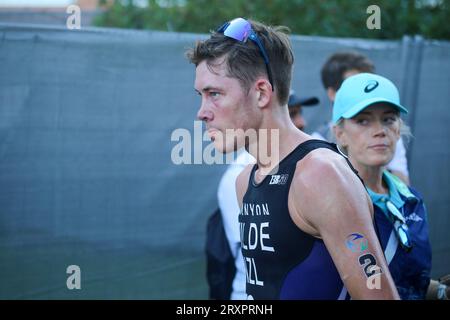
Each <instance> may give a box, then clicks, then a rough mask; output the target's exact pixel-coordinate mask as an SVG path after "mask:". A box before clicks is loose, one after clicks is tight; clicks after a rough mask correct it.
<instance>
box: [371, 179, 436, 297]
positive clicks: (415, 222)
mask: <svg viewBox="0 0 450 320" xmlns="http://www.w3.org/2000/svg"><path fill="white" fill-rule="evenodd" d="M383 179H384V181H385V182H386V183H387V185H388V186H389V196H388V195H384V196H383V195H379V194H375V193H373V192H372V191H371V190H369V194H370V196H371V198H372V201H373V203H374V211H375V224H376V227H377V230H378V233H379V237H380V242H381V246H382V248H383V250H384V252H385V256H386V260H387V262H388V264H389V271H390V273H391V275H392V277H393V279H394V282H395V285H396V287H397V290H398V293H399V294H400V297H401V298H402V299H405V300H414V299H425V294H426V292H427V288H428V285H429V283H430V271H431V246H430V241H429V236H428V221H427V212H426V209H425V205H424V203H423V201H422V197H421V196H420V194H419V193H418V192H417V191H415V190H414V189H412V188H410V187H408V186H406V185H405V184H404V183H403V182H402V181H401V180H400V179H398V178H397V177H396V176H394V175H392V174H390V173H388V172H387V171H385V172H384V174H383ZM386 200H390V201H391V202H392V203H393V204H394V205H395V206H396V207H397V209H399V211H400V212H401V213H402V214H403V216H404V217H405V219H406V224H407V226H408V231H409V236H410V239H411V242H412V246H413V247H412V249H411V251H409V252H406V250H404V249H403V248H402V247H401V246H400V244H399V243H398V240H397V238H396V236H395V232H394V229H393V225H392V223H391V221H390V220H389V218H388V217H387V214H386V213H385V211H386V206H385V205H383V202H385V201H386Z"/></svg>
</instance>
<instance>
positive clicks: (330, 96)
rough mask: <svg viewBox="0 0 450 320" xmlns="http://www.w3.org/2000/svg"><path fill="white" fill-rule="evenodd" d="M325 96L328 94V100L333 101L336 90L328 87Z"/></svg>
mask: <svg viewBox="0 0 450 320" xmlns="http://www.w3.org/2000/svg"><path fill="white" fill-rule="evenodd" d="M327 96H328V99H330V101H331V102H332V103H334V98H336V90H334V89H333V88H332V87H328V88H327Z"/></svg>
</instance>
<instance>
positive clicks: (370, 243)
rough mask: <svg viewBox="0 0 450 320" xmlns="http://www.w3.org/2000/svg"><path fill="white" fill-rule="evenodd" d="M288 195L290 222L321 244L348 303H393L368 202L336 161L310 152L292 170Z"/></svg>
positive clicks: (345, 168) (338, 159)
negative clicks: (342, 286) (346, 295)
mask: <svg viewBox="0 0 450 320" xmlns="http://www.w3.org/2000/svg"><path fill="white" fill-rule="evenodd" d="M291 193H292V196H291V195H290V197H289V199H290V201H291V208H293V210H291V215H293V220H294V221H295V222H296V224H297V225H298V226H299V227H300V228H301V229H302V230H304V231H306V232H308V233H310V234H312V235H314V236H317V237H320V238H322V239H323V241H324V243H325V245H326V247H327V249H328V251H329V253H330V255H331V257H332V259H333V261H334V264H335V265H336V268H337V270H338V272H339V274H340V276H341V278H342V280H343V282H344V284H345V287H346V288H347V290H348V292H349V294H350V295H351V297H352V299H399V296H398V293H397V290H396V288H395V284H394V282H393V280H392V277H391V275H390V272H389V268H388V266H387V263H386V260H385V258H384V255H383V251H382V249H381V246H380V243H379V241H378V238H377V235H376V233H375V230H374V226H373V222H372V210H373V207H372V204H371V202H370V199H369V197H368V195H367V193H366V191H365V189H364V187H363V185H362V183H361V182H360V181H359V179H358V177H357V176H356V175H355V174H354V173H353V172H352V171H351V169H350V168H349V166H348V165H347V163H346V162H345V160H344V159H343V158H342V157H341V156H339V155H337V154H334V153H332V152H331V151H329V150H325V149H320V150H315V151H313V152H311V153H310V154H309V155H308V156H307V157H305V159H304V160H303V161H301V162H299V163H298V165H297V170H296V174H295V176H294V180H293V182H292V185H291ZM299 222H300V223H299ZM305 224H306V225H307V228H306V230H305V227H304V226H305Z"/></svg>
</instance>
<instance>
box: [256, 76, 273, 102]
mask: <svg viewBox="0 0 450 320" xmlns="http://www.w3.org/2000/svg"><path fill="white" fill-rule="evenodd" d="M255 91H256V99H257V104H258V107H260V108H264V107H266V106H267V105H268V104H269V102H270V101H271V100H272V97H273V95H274V94H275V91H272V85H271V84H270V82H269V81H268V80H267V79H264V78H260V79H258V80H256V82H255Z"/></svg>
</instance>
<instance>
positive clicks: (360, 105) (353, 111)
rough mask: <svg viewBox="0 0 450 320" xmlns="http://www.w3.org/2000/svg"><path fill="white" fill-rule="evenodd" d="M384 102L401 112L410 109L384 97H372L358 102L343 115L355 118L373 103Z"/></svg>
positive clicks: (346, 117) (343, 116)
mask: <svg viewBox="0 0 450 320" xmlns="http://www.w3.org/2000/svg"><path fill="white" fill-rule="evenodd" d="M383 102H384V103H388V104H390V105H391V106H393V107H394V108H396V109H397V110H398V111H400V112H403V113H405V114H406V113H408V110H407V109H406V108H405V107H403V106H402V105H400V104H398V103H394V102H392V101H390V100H388V99H383V98H371V99H367V100H364V101H361V102H360V103H358V104H356V105H355V106H354V107H353V108H351V109H350V110H348V111H347V112H345V113H344V114H343V115H342V118H344V119H350V118H353V117H354V116H356V115H357V114H358V113H360V112H361V111H362V110H364V109H365V108H367V107H370V106H371V105H373V104H375V103H383Z"/></svg>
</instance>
